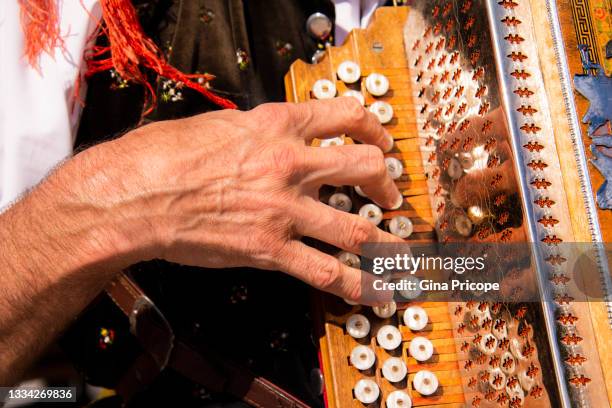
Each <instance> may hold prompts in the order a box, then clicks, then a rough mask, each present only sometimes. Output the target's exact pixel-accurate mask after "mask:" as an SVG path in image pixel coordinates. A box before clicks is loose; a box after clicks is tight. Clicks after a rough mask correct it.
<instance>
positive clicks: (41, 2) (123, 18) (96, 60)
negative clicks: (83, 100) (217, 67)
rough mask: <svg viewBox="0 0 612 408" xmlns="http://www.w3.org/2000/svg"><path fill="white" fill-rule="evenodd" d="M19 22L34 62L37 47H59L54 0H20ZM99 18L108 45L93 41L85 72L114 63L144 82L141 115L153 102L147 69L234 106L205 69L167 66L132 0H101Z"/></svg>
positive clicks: (125, 76) (47, 49)
mask: <svg viewBox="0 0 612 408" xmlns="http://www.w3.org/2000/svg"><path fill="white" fill-rule="evenodd" d="M19 2H20V6H21V22H22V25H23V27H24V33H25V35H26V50H25V56H26V58H27V59H28V62H29V63H30V65H32V66H33V67H38V66H39V65H38V57H39V56H40V54H41V52H43V51H45V52H48V53H51V52H52V51H53V49H54V48H56V47H58V46H59V47H63V40H62V38H61V36H60V32H59V18H58V10H57V0H19ZM100 4H101V6H102V15H103V22H102V23H101V24H100V33H103V34H105V35H106V36H107V38H108V40H109V43H110V46H105V47H101V46H93V47H92V48H91V49H90V50H89V52H88V53H87V55H86V61H87V73H86V76H91V75H93V74H96V73H98V72H103V71H108V70H110V69H112V68H114V69H115V70H116V71H117V73H118V74H119V75H120V76H121V78H123V79H125V80H128V81H132V82H136V83H139V84H142V85H144V86H145V88H146V90H147V91H146V97H145V109H144V115H147V114H148V113H150V112H151V111H152V110H153V108H154V107H155V104H156V99H155V91H154V89H153V87H152V86H151V84H150V83H149V82H148V81H147V74H146V71H145V69H149V70H152V71H153V72H155V73H157V74H158V75H160V76H162V77H164V78H168V79H171V80H173V81H175V82H182V83H183V84H184V86H186V87H188V88H191V89H194V90H195V91H197V92H199V93H201V94H202V95H204V96H205V97H206V98H207V99H209V100H210V101H212V102H213V103H215V104H216V105H218V106H220V107H222V108H226V109H236V105H235V104H234V103H233V102H231V101H229V100H227V99H224V98H222V97H220V96H218V95H216V94H214V93H213V92H211V91H210V90H208V89H207V88H206V87H204V86H202V85H201V84H200V83H199V82H198V80H200V81H201V80H203V81H204V82H208V81H210V80H212V79H214V76H212V75H209V74H191V75H188V74H184V73H183V72H181V71H179V70H178V69H176V68H174V67H173V66H171V65H170V64H169V63H168V62H167V61H166V59H165V58H164V56H163V53H162V52H161V50H160V49H159V48H158V47H157V45H156V44H155V43H154V42H153V41H152V40H151V39H149V38H147V36H146V35H145V33H144V31H143V29H142V27H141V25H140V22H139V21H138V16H137V15H136V10H135V9H134V6H133V5H132V2H131V0H100Z"/></svg>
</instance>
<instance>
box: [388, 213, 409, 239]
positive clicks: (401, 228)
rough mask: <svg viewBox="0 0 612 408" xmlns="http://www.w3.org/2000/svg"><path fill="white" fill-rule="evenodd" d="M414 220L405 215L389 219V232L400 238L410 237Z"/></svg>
mask: <svg viewBox="0 0 612 408" xmlns="http://www.w3.org/2000/svg"><path fill="white" fill-rule="evenodd" d="M412 230H413V226H412V221H410V218H408V217H404V216H403V215H397V216H395V217H393V218H391V221H389V232H390V233H392V234H393V235H396V236H398V237H400V238H408V237H409V236H410V235H412Z"/></svg>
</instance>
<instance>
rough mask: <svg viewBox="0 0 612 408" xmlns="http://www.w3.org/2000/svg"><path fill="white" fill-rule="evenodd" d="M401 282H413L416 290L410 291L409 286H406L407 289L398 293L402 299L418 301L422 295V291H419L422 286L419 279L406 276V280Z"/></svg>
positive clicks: (403, 279)
mask: <svg viewBox="0 0 612 408" xmlns="http://www.w3.org/2000/svg"><path fill="white" fill-rule="evenodd" d="M400 282H412V283H413V285H412V287H413V288H414V289H412V290H410V289H408V286H407V285H406V289H402V290H399V291H398V292H399V294H400V296H401V297H403V298H404V299H407V300H412V299H416V298H418V297H419V295H420V294H421V289H419V285H420V283H419V282H420V279H419V278H417V277H416V276H412V275H410V276H406V277H405V278H402V279H401V280H400ZM405 315H406V313H404V316H405Z"/></svg>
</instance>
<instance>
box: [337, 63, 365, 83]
mask: <svg viewBox="0 0 612 408" xmlns="http://www.w3.org/2000/svg"><path fill="white" fill-rule="evenodd" d="M338 78H340V80H341V81H342V82H345V83H347V84H353V83H355V82H357V81H359V78H361V69H359V65H357V63H355V62H353V61H344V62H343V63H341V64H340V65H338Z"/></svg>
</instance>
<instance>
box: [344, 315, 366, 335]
mask: <svg viewBox="0 0 612 408" xmlns="http://www.w3.org/2000/svg"><path fill="white" fill-rule="evenodd" d="M346 332H347V333H348V334H349V335H350V336H351V337H353V338H355V339H363V338H364V337H365V336H367V335H368V333H369V332H370V322H369V321H368V318H367V317H365V316H364V315H361V314H354V315H352V316H351V317H349V318H348V319H347V321H346Z"/></svg>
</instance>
